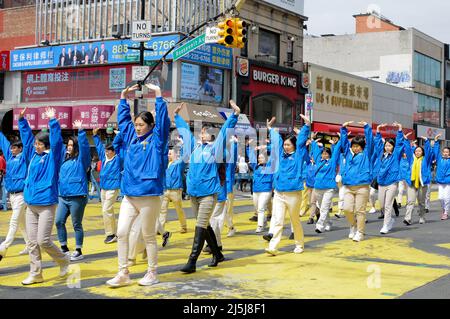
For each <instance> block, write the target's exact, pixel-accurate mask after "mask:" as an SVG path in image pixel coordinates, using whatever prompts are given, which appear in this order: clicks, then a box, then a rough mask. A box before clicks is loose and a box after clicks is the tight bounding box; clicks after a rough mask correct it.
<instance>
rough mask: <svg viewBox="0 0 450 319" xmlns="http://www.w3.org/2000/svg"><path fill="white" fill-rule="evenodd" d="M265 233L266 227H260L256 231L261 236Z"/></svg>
mask: <svg viewBox="0 0 450 319" xmlns="http://www.w3.org/2000/svg"><path fill="white" fill-rule="evenodd" d="M263 231H264V227H263V226H258V227H257V228H256V230H255V233H257V234H260V233H262V232H263Z"/></svg>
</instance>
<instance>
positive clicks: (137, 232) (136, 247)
mask: <svg viewBox="0 0 450 319" xmlns="http://www.w3.org/2000/svg"><path fill="white" fill-rule="evenodd" d="M144 250H145V243H144V237H142V214H139V215H138V216H137V217H136V219H135V220H134V222H133V224H132V226H131V230H130V235H129V236H128V259H136V256H137V255H138V254H140V253H142V252H144Z"/></svg>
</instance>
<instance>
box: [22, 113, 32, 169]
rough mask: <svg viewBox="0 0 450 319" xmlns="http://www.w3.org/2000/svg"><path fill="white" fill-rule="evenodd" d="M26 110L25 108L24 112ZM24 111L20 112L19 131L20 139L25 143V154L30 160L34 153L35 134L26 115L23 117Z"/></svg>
mask: <svg viewBox="0 0 450 319" xmlns="http://www.w3.org/2000/svg"><path fill="white" fill-rule="evenodd" d="M24 111H25V110H23V111H22V112H24ZM22 112H21V113H20V115H21V116H20V117H19V132H20V139H21V141H22V144H23V154H24V155H25V158H26V159H27V161H28V162H29V161H30V160H31V157H33V153H34V135H33V131H32V130H31V127H30V125H29V124H28V121H27V120H26V119H25V117H23V114H22Z"/></svg>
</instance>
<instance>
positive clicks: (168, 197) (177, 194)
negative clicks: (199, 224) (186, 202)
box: [156, 189, 187, 235]
mask: <svg viewBox="0 0 450 319" xmlns="http://www.w3.org/2000/svg"><path fill="white" fill-rule="evenodd" d="M170 202H172V203H173V205H174V207H175V211H176V212H177V215H178V219H179V221H180V225H181V228H182V229H186V228H187V226H186V216H185V215H184V211H183V206H182V203H183V201H182V190H181V189H168V190H166V191H165V192H164V195H163V196H161V213H160V214H159V219H158V221H157V224H156V226H157V227H156V230H157V231H158V232H159V233H160V234H161V235H162V234H164V232H165V231H164V226H165V225H166V220H167V211H168V208H169V203H170Z"/></svg>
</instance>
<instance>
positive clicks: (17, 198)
mask: <svg viewBox="0 0 450 319" xmlns="http://www.w3.org/2000/svg"><path fill="white" fill-rule="evenodd" d="M9 198H10V201H11V207H12V215H11V219H10V220H9V230H8V234H7V235H6V238H5V240H4V241H3V242H2V243H1V244H0V255H2V256H3V257H5V256H6V251H7V249H8V248H9V246H11V244H12V243H13V241H14V237H15V236H16V233H17V230H18V229H20V232H21V233H22V236H23V239H24V240H25V244H27V245H28V235H27V232H26V227H25V211H26V209H27V206H26V205H25V202H24V200H23V193H17V194H10V196H9Z"/></svg>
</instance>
